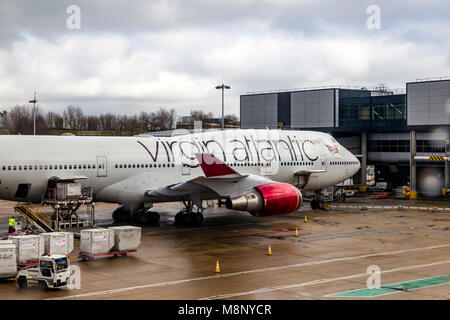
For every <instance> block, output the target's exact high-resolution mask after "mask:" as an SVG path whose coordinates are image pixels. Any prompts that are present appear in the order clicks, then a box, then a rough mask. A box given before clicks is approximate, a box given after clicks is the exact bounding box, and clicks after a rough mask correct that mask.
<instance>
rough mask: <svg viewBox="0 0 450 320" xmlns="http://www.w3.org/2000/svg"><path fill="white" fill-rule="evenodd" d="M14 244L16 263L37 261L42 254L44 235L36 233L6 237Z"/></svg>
mask: <svg viewBox="0 0 450 320" xmlns="http://www.w3.org/2000/svg"><path fill="white" fill-rule="evenodd" d="M8 239H9V240H12V241H13V242H14V244H15V245H16V257H17V263H18V264H25V263H29V262H37V261H39V257H40V256H42V255H43V254H44V250H45V248H44V237H41V236H37V235H26V236H11V237H9V238H8Z"/></svg>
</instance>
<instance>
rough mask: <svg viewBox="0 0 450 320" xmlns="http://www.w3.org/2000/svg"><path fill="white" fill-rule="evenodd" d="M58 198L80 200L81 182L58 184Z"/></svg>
mask: <svg viewBox="0 0 450 320" xmlns="http://www.w3.org/2000/svg"><path fill="white" fill-rule="evenodd" d="M56 194H57V197H58V200H78V199H80V198H81V183H73V182H59V183H57V184H56Z"/></svg>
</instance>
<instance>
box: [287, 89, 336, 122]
mask: <svg viewBox="0 0 450 320" xmlns="http://www.w3.org/2000/svg"><path fill="white" fill-rule="evenodd" d="M291 126H292V127H295V128H317V127H333V126H334V89H326V90H313V91H300V92H292V93H291Z"/></svg>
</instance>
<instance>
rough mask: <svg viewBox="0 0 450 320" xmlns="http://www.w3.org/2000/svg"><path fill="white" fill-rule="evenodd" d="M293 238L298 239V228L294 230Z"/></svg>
mask: <svg viewBox="0 0 450 320" xmlns="http://www.w3.org/2000/svg"><path fill="white" fill-rule="evenodd" d="M295 236H296V237H297V238H298V228H295Z"/></svg>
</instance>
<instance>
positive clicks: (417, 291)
mask: <svg viewBox="0 0 450 320" xmlns="http://www.w3.org/2000/svg"><path fill="white" fill-rule="evenodd" d="M352 201H353V202H355V201H356V199H352ZM364 201H367V200H364ZM390 203H395V204H398V203H405V202H404V201H403V202H396V201H395V200H390ZM13 205H14V203H12V202H0V228H6V226H7V218H8V216H9V215H10V214H12V213H13V210H12V207H13ZM432 206H440V207H449V205H448V202H439V201H434V202H433V203H432ZM115 207H116V205H111V204H101V203H98V204H97V207H96V223H97V224H98V225H99V226H107V225H111V224H112V220H111V212H112V211H113V210H114V208H115ZM179 208H181V206H179V205H178V204H168V205H158V206H157V207H156V208H155V211H159V212H160V214H161V224H160V226H159V227H150V226H145V227H143V230H142V231H143V232H142V243H141V245H140V247H139V249H138V252H137V253H134V254H130V255H128V256H127V257H117V258H103V259H97V260H94V261H88V262H82V261H79V260H78V259H72V263H73V264H74V265H77V266H79V267H80V270H81V288H80V289H72V290H68V289H64V290H59V291H43V290H41V289H39V288H38V287H32V288H28V289H19V288H17V286H16V284H15V283H14V281H4V282H1V283H0V299H355V298H346V297H342V296H341V297H331V296H330V295H333V294H339V293H342V292H347V291H350V290H357V289H365V288H367V281H368V278H369V276H370V275H371V274H369V273H367V269H368V267H370V266H375V267H376V268H379V270H380V272H381V274H380V277H381V285H383V286H385V285H386V286H388V285H389V284H396V283H403V282H408V281H412V280H418V279H424V278H433V279H434V278H435V277H440V276H446V275H450V213H444V212H423V211H420V212H419V211H417V210H407V211H396V210H380V209H377V210H371V209H369V210H367V211H361V210H345V209H342V210H341V209H336V210H328V211H320V210H315V211H312V210H309V209H308V205H307V204H305V207H304V208H302V209H301V210H300V211H298V212H297V213H294V214H291V215H288V216H277V217H267V218H257V217H253V216H251V215H250V214H247V213H241V212H234V211H228V210H226V209H223V208H211V209H208V210H207V211H206V213H205V223H204V225H203V226H201V227H175V226H174V225H173V218H174V215H175V213H176V212H177V211H178V210H179ZM305 215H307V218H308V219H307V223H305V222H304V216H305ZM296 228H298V231H299V237H296V236H295V230H296ZM268 244H270V245H271V249H272V253H273V254H272V255H271V256H269V255H267V246H268ZM75 248H76V249H75V251H74V252H73V253H72V255H74V256H76V255H77V254H78V248H79V243H78V240H76V243H75ZM217 260H219V263H220V271H221V272H220V273H215V266H216V261H217ZM439 279H441V278H439ZM441 282H442V281H441ZM431 283H432V284H433V285H427V286H422V287H418V288H413V289H411V288H410V287H408V288H409V289H405V288H406V287H405V288H400V289H398V290H395V291H393V292H391V293H389V294H384V295H376V296H374V297H371V298H369V297H365V296H364V295H362V296H359V297H357V298H360V299H450V283H449V282H446V281H444V282H443V283H438V284H435V283H433V282H431ZM397 286H398V285H397Z"/></svg>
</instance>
